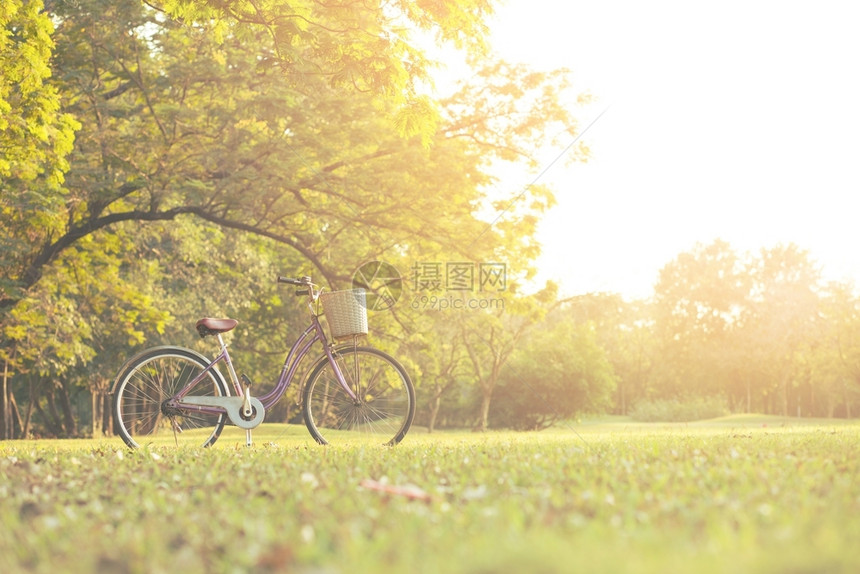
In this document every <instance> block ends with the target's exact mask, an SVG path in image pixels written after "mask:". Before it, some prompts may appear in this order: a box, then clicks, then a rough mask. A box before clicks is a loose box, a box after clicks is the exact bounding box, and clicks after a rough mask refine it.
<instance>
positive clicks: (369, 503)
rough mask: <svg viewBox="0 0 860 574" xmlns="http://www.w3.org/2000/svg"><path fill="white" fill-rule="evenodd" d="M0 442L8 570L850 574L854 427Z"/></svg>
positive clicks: (739, 424)
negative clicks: (328, 441)
mask: <svg viewBox="0 0 860 574" xmlns="http://www.w3.org/2000/svg"><path fill="white" fill-rule="evenodd" d="M254 438H255V442H256V444H255V446H254V447H252V448H250V449H248V448H245V447H244V446H243V444H244V433H241V432H236V429H230V428H228V429H226V430H225V432H224V435H223V436H222V438H221V439H219V441H218V442H217V443H216V445H215V446H214V447H213V448H211V449H206V450H202V449H196V450H183V451H176V450H175V449H170V448H168V447H164V446H160V445H158V446H152V447H149V448H146V449H142V450H138V451H129V450H128V449H127V448H125V446H124V445H123V444H122V441H121V440H120V439H119V438H116V439H103V440H88V441H21V442H4V443H0V526H2V536H0V572H3V573H6V574H11V573H17V572H51V573H56V572H99V573H111V572H116V573H123V572H141V573H144V572H145V573H147V574H149V573H156V572H183V573H191V572H296V573H308V574H311V573H314V574H318V573H345V574H346V573H350V574H353V573H370V572H408V573H412V572H428V573H429V572H433V573H442V572H444V573H448V572H455V573H456V572H469V573H493V572H517V573H520V572H522V573H541V572H546V573H551V572H588V573H594V572H612V573H639V572H641V573H651V572H655V573H656V572H659V573H664V572H684V573H687V572H689V573H710V572H714V573H722V572H725V573H732V574H739V573H744V572H763V573H786V572H790V573H797V574H800V573H805V572H809V573H810V574H811V573H820V572H844V573H852V574H853V573H856V572H860V550H858V548H860V423H857V422H848V423H845V422H843V423H838V422H834V421H806V420H801V421H798V420H797V419H781V418H777V417H759V416H743V417H726V418H723V419H716V420H713V421H705V422H700V423H692V424H686V425H680V424H674V425H669V424H656V423H651V424H642V423H632V422H630V421H629V420H627V419H618V418H606V419H600V420H593V421H586V422H583V423H577V424H571V425H569V426H561V427H559V428H556V429H552V430H550V431H544V432H540V433H508V432H504V433H502V432H499V433H495V432H492V433H486V434H473V433H447V432H446V433H434V434H432V435H429V434H427V433H426V432H422V431H421V430H420V429H414V430H413V431H412V432H410V434H409V435H408V436H407V437H406V439H405V440H404V441H403V443H402V444H400V445H399V446H397V447H394V448H384V447H362V448H358V447H353V448H333V447H319V446H317V445H316V444H315V443H313V442H312V440H311V439H310V437H309V436H308V435H307V432H306V431H305V429H304V427H300V426H285V425H274V424H269V425H267V424H264V425H263V426H261V427H259V428H258V429H257V430H256V431H255V433H254Z"/></svg>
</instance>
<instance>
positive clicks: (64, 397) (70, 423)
mask: <svg viewBox="0 0 860 574" xmlns="http://www.w3.org/2000/svg"><path fill="white" fill-rule="evenodd" d="M57 390H59V391H60V409H61V410H62V411H63V430H64V431H65V433H66V436H67V437H70V438H71V437H76V436H78V422H77V421H76V420H75V415H74V413H73V412H72V399H71V398H70V397H69V387H68V383H67V382H66V380H65V379H61V380H60V384H59V385H57Z"/></svg>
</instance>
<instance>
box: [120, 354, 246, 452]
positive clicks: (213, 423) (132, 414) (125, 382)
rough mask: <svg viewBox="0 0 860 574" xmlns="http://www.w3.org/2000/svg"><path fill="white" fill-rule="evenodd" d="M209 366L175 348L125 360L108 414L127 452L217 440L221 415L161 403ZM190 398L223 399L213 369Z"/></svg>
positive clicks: (221, 385)
mask: <svg viewBox="0 0 860 574" xmlns="http://www.w3.org/2000/svg"><path fill="white" fill-rule="evenodd" d="M208 365H209V360H208V359H206V357H204V356H203V355H201V354H199V353H197V352H195V351H192V350H190V349H183V348H181V347H156V348H153V349H148V350H146V351H144V352H142V353H140V354H139V355H137V356H135V357H133V358H132V359H130V360H129V361H128V362H127V363H126V364H125V365H124V366H123V368H122V369H121V370H120V373H119V375H118V376H117V378H116V382H115V383H114V393H113V414H114V421H115V427H116V430H117V433H118V434H119V435H120V437H122V440H123V441H124V442H125V444H127V445H128V446H129V447H130V448H139V447H140V446H141V445H142V444H143V443H145V444H159V445H160V444H167V445H175V446H196V447H200V446H203V447H208V446H211V445H212V444H214V443H215V441H216V440H218V437H219V436H220V435H221V431H222V430H223V428H224V425H225V423H226V422H227V415H226V413H222V414H219V415H213V414H208V413H199V412H193V411H190V410H188V411H186V410H179V409H175V410H173V411H172V412H169V409H167V408H166V407H164V406H163V405H164V402H165V401H166V400H167V399H169V398H170V397H172V396H173V395H175V394H176V393H177V392H178V391H179V390H181V389H182V388H183V387H184V386H185V385H186V384H187V383H188V382H189V381H191V380H193V378H194V377H196V376H197V375H198V374H199V373H200V372H202V371H203V370H204V369H205V368H206V367H207V366H208ZM192 394H193V395H194V396H207V395H208V396H227V395H229V394H230V393H229V390H228V387H227V383H226V382H225V381H224V378H223V376H222V375H221V373H220V371H218V370H217V369H212V370H210V371H209V373H208V381H206V380H204V381H201V382H200V383H199V384H198V385H197V387H195V389H194V391H193V392H192Z"/></svg>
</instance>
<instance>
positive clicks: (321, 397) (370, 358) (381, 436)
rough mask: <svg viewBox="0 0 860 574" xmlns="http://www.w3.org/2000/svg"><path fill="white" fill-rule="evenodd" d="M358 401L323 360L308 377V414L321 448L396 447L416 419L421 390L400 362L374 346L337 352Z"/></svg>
mask: <svg viewBox="0 0 860 574" xmlns="http://www.w3.org/2000/svg"><path fill="white" fill-rule="evenodd" d="M332 353H333V356H334V359H335V361H336V362H337V365H338V367H339V368H340V371H341V372H342V373H343V376H344V379H345V381H346V383H347V385H348V386H349V388H350V389H351V390H352V392H353V394H354V395H355V398H353V397H351V396H350V395H349V393H347V392H346V390H345V389H344V388H343V386H342V385H341V384H340V382H339V381H338V380H337V376H336V375H335V373H334V371H333V369H332V367H331V364H329V361H328V360H327V359H326V358H325V357H323V358H322V359H320V361H319V362H318V363H317V365H316V367H315V368H314V369H313V371H312V372H311V374H310V376H309V377H308V381H307V383H306V384H305V390H304V393H303V395H302V414H303V415H304V419H305V425H306V426H307V427H308V430H309V431H310V433H311V436H313V437H314V439H315V440H316V441H317V442H318V443H320V444H359V443H368V444H383V445H395V444H397V443H398V442H400V441H401V440H403V437H404V436H405V435H406V432H407V431H408V430H409V427H410V426H411V425H412V419H413V417H414V416H415V389H414V387H413V386H412V381H411V380H410V379H409V375H408V374H406V370H405V369H404V368H403V367H402V366H401V365H400V363H398V362H397V361H396V360H394V358H392V357H391V356H389V355H387V354H386V353H383V352H382V351H379V350H377V349H374V348H371V347H353V346H350V347H346V348H342V349H335V350H334V351H332Z"/></svg>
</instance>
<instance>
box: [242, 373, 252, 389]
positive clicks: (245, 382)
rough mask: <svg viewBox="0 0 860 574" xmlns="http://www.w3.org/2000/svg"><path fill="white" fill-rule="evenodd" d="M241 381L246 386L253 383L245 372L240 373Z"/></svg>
mask: <svg viewBox="0 0 860 574" xmlns="http://www.w3.org/2000/svg"><path fill="white" fill-rule="evenodd" d="M242 382H243V383H244V384H245V386H246V387H250V386H251V385H252V384H253V383H251V379H249V378H248V375H246V374H245V373H242Z"/></svg>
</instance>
